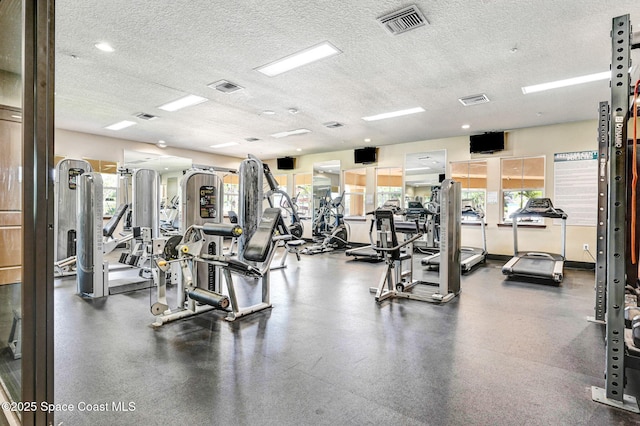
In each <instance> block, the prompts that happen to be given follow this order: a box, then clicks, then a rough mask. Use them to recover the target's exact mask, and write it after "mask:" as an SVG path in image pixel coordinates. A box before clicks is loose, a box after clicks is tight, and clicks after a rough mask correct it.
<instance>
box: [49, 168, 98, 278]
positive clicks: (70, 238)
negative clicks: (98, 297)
mask: <svg viewBox="0 0 640 426" xmlns="http://www.w3.org/2000/svg"><path fill="white" fill-rule="evenodd" d="M85 172H91V164H89V162H87V161H85V160H75V159H71V158H65V159H63V160H60V161H59V162H58V164H57V165H56V171H55V173H56V175H55V188H54V198H55V209H54V219H53V220H54V223H55V232H54V260H55V273H56V275H57V276H63V275H69V274H73V273H75V271H74V268H75V256H76V253H77V251H76V235H77V227H76V204H77V196H76V193H77V188H78V179H79V178H80V175H82V174H83V173H85Z"/></svg>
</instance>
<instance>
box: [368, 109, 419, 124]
mask: <svg viewBox="0 0 640 426" xmlns="http://www.w3.org/2000/svg"><path fill="white" fill-rule="evenodd" d="M418 112H424V108H422V107H415V108H409V109H403V110H400V111H393V112H385V113H384V114H378V115H370V116H369V117H362V119H363V120H364V121H376V120H384V119H385V118H393V117H401V116H403V115H409V114H416V113H418Z"/></svg>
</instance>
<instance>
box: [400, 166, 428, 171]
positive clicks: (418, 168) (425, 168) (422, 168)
mask: <svg viewBox="0 0 640 426" xmlns="http://www.w3.org/2000/svg"><path fill="white" fill-rule="evenodd" d="M404 170H405V172H415V171H417V170H431V167H414V168H412V169H404Z"/></svg>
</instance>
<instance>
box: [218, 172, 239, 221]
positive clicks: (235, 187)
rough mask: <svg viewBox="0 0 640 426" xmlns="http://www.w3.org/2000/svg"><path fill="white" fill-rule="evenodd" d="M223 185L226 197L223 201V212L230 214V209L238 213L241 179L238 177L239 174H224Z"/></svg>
mask: <svg viewBox="0 0 640 426" xmlns="http://www.w3.org/2000/svg"><path fill="white" fill-rule="evenodd" d="M222 186H223V193H224V198H223V201H222V211H223V214H228V212H229V211H234V212H236V213H238V206H239V204H238V203H239V198H238V194H239V193H240V181H239V179H238V175H236V174H228V175H224V177H223V178H222Z"/></svg>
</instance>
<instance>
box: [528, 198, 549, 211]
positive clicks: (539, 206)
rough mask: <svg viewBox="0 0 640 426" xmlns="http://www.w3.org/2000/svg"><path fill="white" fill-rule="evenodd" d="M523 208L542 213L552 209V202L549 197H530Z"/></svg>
mask: <svg viewBox="0 0 640 426" xmlns="http://www.w3.org/2000/svg"><path fill="white" fill-rule="evenodd" d="M523 210H526V211H528V212H530V213H542V212H546V211H549V210H553V203H552V202H551V199H550V198H530V199H529V201H527V205H526V206H524V209H523Z"/></svg>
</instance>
